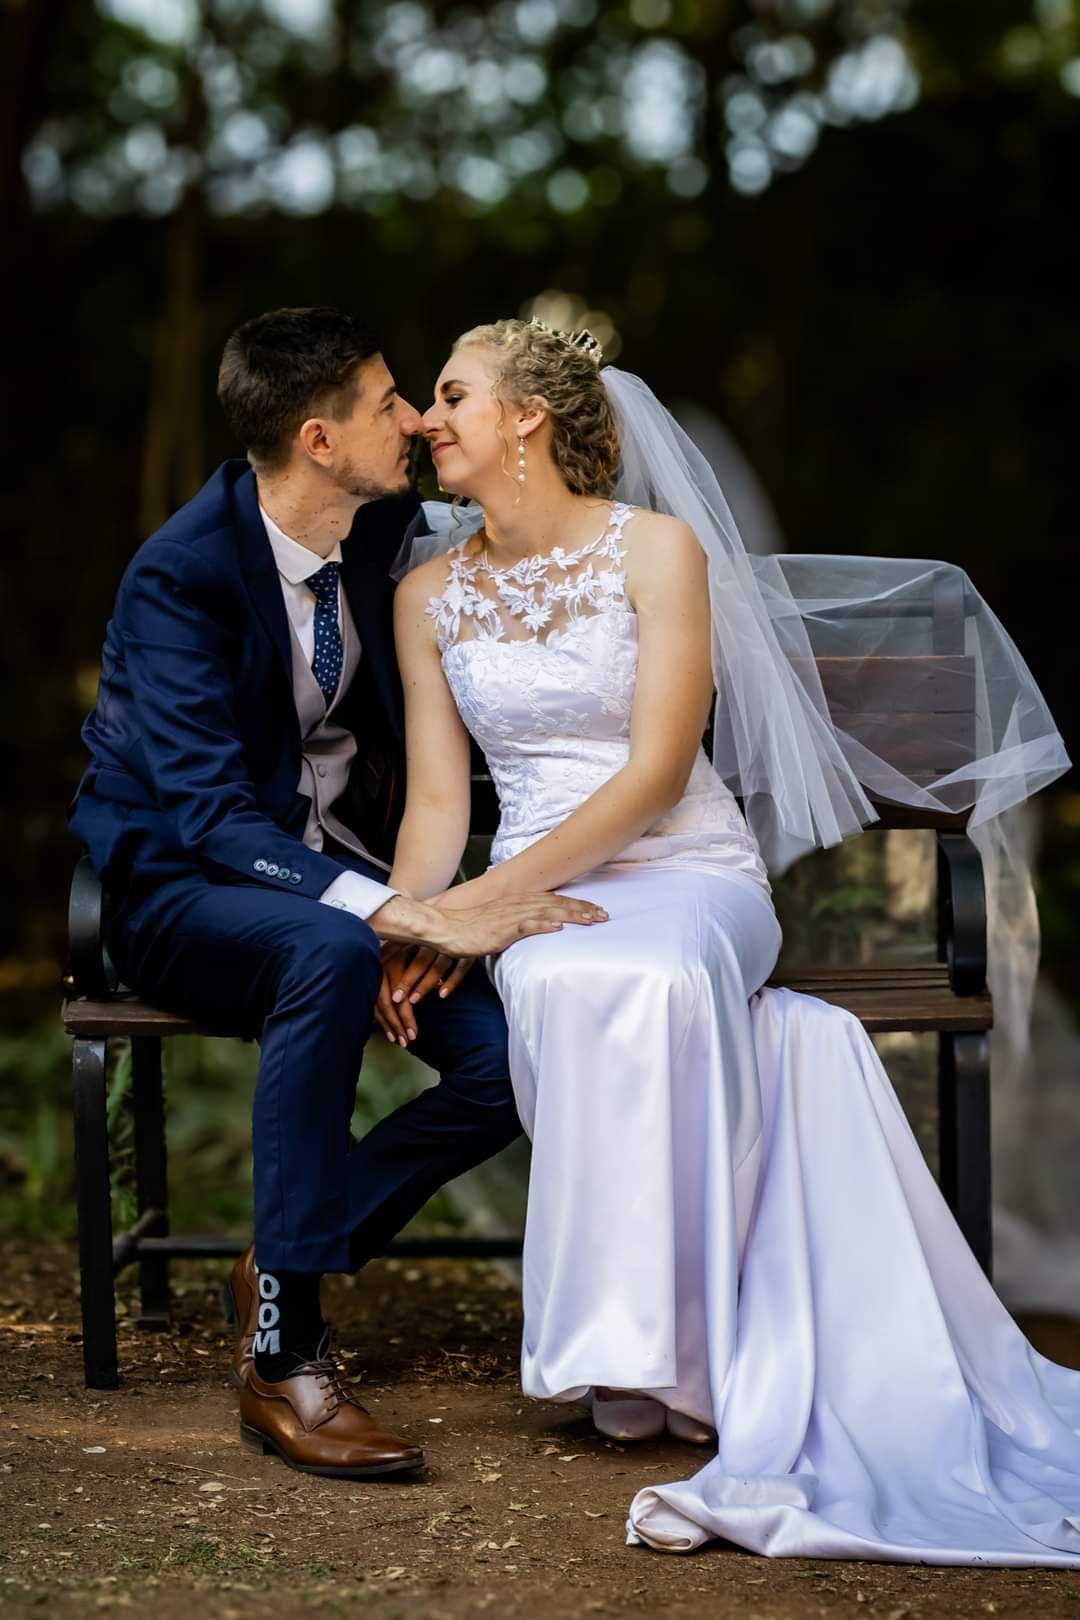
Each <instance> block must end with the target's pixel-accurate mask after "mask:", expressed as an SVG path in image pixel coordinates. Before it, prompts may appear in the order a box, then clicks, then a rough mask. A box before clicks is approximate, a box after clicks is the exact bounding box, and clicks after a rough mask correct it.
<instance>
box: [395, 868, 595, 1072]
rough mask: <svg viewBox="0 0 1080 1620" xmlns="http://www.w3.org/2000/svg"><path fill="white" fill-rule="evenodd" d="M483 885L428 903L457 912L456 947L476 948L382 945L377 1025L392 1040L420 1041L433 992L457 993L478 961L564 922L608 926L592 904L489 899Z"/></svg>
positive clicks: (559, 898) (458, 888) (551, 898)
mask: <svg viewBox="0 0 1080 1620" xmlns="http://www.w3.org/2000/svg"><path fill="white" fill-rule="evenodd" d="M481 881H482V880H478V879H473V880H471V881H470V882H468V883H460V884H457V885H455V886H454V887H453V888H452V889H447V890H446V891H445V893H443V894H440V895H435V896H433V897H432V898H431V899H429V900H428V901H427V904H428V905H430V906H435V907H437V908H438V909H439V910H441V911H447V912H452V913H458V914H459V915H458V917H457V918H456V920H455V923H454V925H453V926H452V927H451V928H450V930H449V934H450V936H451V939H452V942H453V945H461V944H465V943H467V945H468V946H469V947H472V949H469V950H456V949H453V948H450V947H451V941H450V940H447V941H446V942H444V943H446V945H447V946H448V948H446V949H443V950H439V949H437V948H436V947H435V946H433V945H418V944H415V943H412V942H403V941H399V940H393V941H387V942H386V943H384V945H383V953H382V966H383V976H382V983H381V985H380V986H379V995H378V999H377V1001H376V1004H375V1021H376V1023H377V1024H378V1026H379V1028H380V1029H381V1030H382V1031H383V1033H384V1034H385V1036H386V1038H387V1040H388V1041H391V1042H392V1043H393V1044H395V1045H398V1046H403V1047H407V1046H408V1044H409V1042H410V1041H415V1039H416V1007H417V1006H418V1005H419V1003H420V1002H421V1001H422V1000H423V999H424V997H425V996H426V995H428V994H429V993H430V992H431V991H432V990H434V989H436V988H437V989H438V992H439V998H440V1000H445V998H446V997H447V996H448V995H450V994H451V993H452V992H453V991H454V990H456V989H457V987H458V985H459V984H460V983H461V981H462V979H463V978H464V977H465V975H466V974H467V973H468V971H469V969H470V968H471V967H472V965H473V963H474V962H475V961H476V959H477V956H481V955H497V954H498V953H499V952H500V951H503V950H505V949H507V947H508V946H509V945H511V944H512V943H513V942H514V941H515V940H517V939H523V938H525V937H526V936H527V935H529V934H539V933H552V932H556V931H557V930H559V929H561V928H562V927H563V925H564V924H565V923H568V922H571V923H578V924H581V925H587V924H590V923H598V922H606V921H607V915H608V914H607V912H606V911H605V910H604V908H603V907H602V906H597V905H594V904H593V903H592V902H591V901H589V900H577V899H571V898H570V897H569V896H567V895H561V894H535V895H524V896H515V897H514V898H512V899H497V898H495V897H493V896H490V895H489V894H487V893H486V892H485V891H484V890H483V888H482V887H481Z"/></svg>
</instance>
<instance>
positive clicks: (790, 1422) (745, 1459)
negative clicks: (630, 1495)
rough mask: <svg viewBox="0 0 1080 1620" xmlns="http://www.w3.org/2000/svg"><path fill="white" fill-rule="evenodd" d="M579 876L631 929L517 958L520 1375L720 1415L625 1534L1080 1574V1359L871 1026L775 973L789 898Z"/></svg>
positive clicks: (724, 875) (505, 990)
mask: <svg viewBox="0 0 1080 1620" xmlns="http://www.w3.org/2000/svg"><path fill="white" fill-rule="evenodd" d="M565 892H568V893H572V894H576V895H581V896H584V897H586V898H588V899H591V900H595V901H597V902H598V903H600V904H602V905H604V906H605V907H606V908H607V910H608V912H609V914H610V921H609V922H607V923H604V924H601V925H598V926H594V927H590V928H575V927H569V926H568V927H566V928H564V929H563V930H562V931H561V932H560V933H557V934H548V935H539V936H533V937H531V938H529V939H525V940H522V941H520V942H519V943H517V944H515V945H513V946H512V947H511V948H510V949H509V950H508V951H506V952H505V953H504V954H503V955H502V956H501V957H499V958H498V959H497V960H496V962H495V963H494V966H493V977H494V979H495V983H496V986H497V988H498V990H499V992H500V994H501V996H502V998H503V1003H504V1006H505V1008H506V1013H507V1020H508V1024H509V1030H510V1068H511V1077H512V1080H513V1084H514V1090H515V1095H516V1098H517V1103H518V1108H519V1111H520V1114H521V1118H522V1121H523V1123H524V1125H525V1129H526V1131H527V1132H528V1134H529V1136H530V1137H531V1139H532V1144H533V1157H532V1170H531V1176H530V1183H529V1206H528V1216H527V1223H526V1233H525V1251H524V1261H523V1295H524V1299H523V1303H524V1338H523V1346H522V1384H523V1388H524V1390H525V1392H526V1394H528V1395H532V1396H538V1397H543V1398H544V1399H547V1400H564V1401H570V1400H579V1399H582V1398H585V1397H587V1395H588V1393H589V1391H590V1389H591V1387H592V1386H593V1385H608V1386H610V1387H612V1388H616V1389H640V1390H647V1391H648V1392H649V1394H650V1395H651V1396H652V1397H653V1398H654V1399H656V1400H658V1401H661V1402H662V1403H663V1404H664V1405H666V1406H668V1407H670V1408H673V1409H674V1410H677V1411H680V1412H685V1413H687V1414H689V1415H690V1416H692V1417H695V1418H698V1419H702V1420H704V1421H706V1422H710V1423H712V1424H714V1425H715V1427H716V1429H717V1431H718V1445H717V1450H716V1455H715V1456H714V1457H712V1458H711V1460H709V1461H708V1462H707V1463H706V1465H705V1466H704V1467H703V1468H701V1469H700V1470H699V1471H698V1472H697V1473H696V1474H694V1475H693V1477H692V1478H689V1479H686V1480H681V1481H672V1482H668V1483H657V1484H655V1485H650V1486H648V1487H646V1488H645V1489H642V1490H640V1491H638V1493H637V1495H636V1496H635V1497H634V1500H633V1502H632V1503H631V1506H630V1515H629V1520H628V1525H627V1532H628V1540H629V1541H630V1542H631V1543H639V1542H640V1543H645V1544H647V1545H649V1546H651V1547H654V1548H657V1549H659V1550H662V1551H668V1552H687V1551H691V1550H693V1549H694V1548H696V1547H699V1546H701V1545H702V1544H703V1543H704V1542H706V1541H708V1540H709V1539H712V1538H722V1539H725V1540H727V1541H730V1542H734V1543H736V1544H738V1545H739V1546H741V1547H745V1548H748V1549H750V1550H752V1551H756V1552H761V1553H765V1554H768V1555H770V1556H774V1557H776V1556H796V1557H808V1558H854V1559H860V1558H864V1559H865V1558H868V1559H880V1560H890V1561H896V1562H904V1563H907V1562H911V1563H930V1564H998V1565H1024V1564H1048V1565H1062V1566H1072V1567H1080V1373H1078V1372H1074V1371H1071V1370H1069V1369H1067V1368H1064V1367H1060V1366H1057V1365H1055V1364H1054V1363H1053V1362H1050V1361H1048V1360H1047V1359H1046V1358H1045V1357H1043V1356H1041V1355H1039V1354H1038V1353H1037V1352H1036V1351H1035V1350H1034V1349H1033V1348H1032V1346H1031V1345H1030V1344H1029V1343H1028V1342H1027V1340H1026V1339H1025V1338H1024V1336H1023V1335H1022V1334H1021V1333H1020V1331H1019V1329H1018V1328H1017V1327H1016V1325H1015V1323H1014V1322H1013V1321H1012V1318H1011V1317H1010V1316H1009V1315H1008V1313H1007V1312H1006V1310H1005V1309H1004V1307H1003V1306H1002V1305H1001V1303H1000V1302H999V1300H998V1298H997V1296H996V1295H995V1293H994V1291H993V1289H992V1287H991V1286H990V1284H989V1283H988V1282H987V1280H986V1278H985V1276H984V1275H983V1272H982V1271H981V1269H980V1268H979V1266H978V1263H977V1262H976V1261H975V1259H974V1257H973V1256H972V1254H971V1252H970V1250H969V1249H968V1247H967V1245H966V1243H965V1242H964V1239H963V1237H962V1236H961V1234H960V1231H959V1228H958V1227H957V1226H956V1223H955V1221H954V1220H953V1218H952V1215H951V1214H950V1212H949V1210H948V1208H947V1206H946V1204H945V1202H944V1200H943V1198H942V1197H941V1195H940V1193H939V1192H938V1189H937V1186H936V1184H935V1182H934V1179H933V1177H932V1176H931V1174H930V1172H929V1170H928V1169H927V1166H926V1163H925V1160H924V1159H923V1156H922V1152H921V1150H920V1148H919V1146H918V1143H917V1141H916V1139H915V1137H914V1136H913V1134H912V1132H911V1130H910V1127H909V1126H908V1124H907V1121H906V1119H905V1117H904V1114H903V1110H902V1109H901V1107H900V1104H899V1102H898V1100H897V1098H896V1095H895V1093H894V1091H893V1089H892V1086H891V1085H890V1083H889V1080H888V1078H887V1076H886V1074H885V1072H884V1070H883V1069H882V1067H881V1064H880V1062H879V1060H878V1057H877V1054H876V1052H875V1051H874V1048H873V1045H872V1044H871V1042H870V1040H869V1038H868V1037H867V1035H866V1034H865V1032H864V1030H863V1028H862V1026H861V1024H860V1023H859V1022H858V1020H857V1019H856V1018H854V1017H853V1016H852V1015H851V1014H849V1013H846V1012H845V1011H843V1009H840V1008H834V1007H831V1006H829V1005H828V1004H827V1003H825V1002H822V1001H819V1000H817V999H816V998H814V997H811V996H802V995H796V994H794V993H792V992H790V991H786V990H773V989H768V988H766V989H761V988H760V987H761V986H762V984H763V982H764V980H765V979H766V977H767V976H768V974H769V973H770V971H771V970H772V967H773V965H774V963H775V960H776V955H777V952H778V950H779V945H780V930H779V925H778V923H777V921H776V917H775V915H774V913H773V909H772V904H771V901H770V900H769V897H768V894H767V892H766V891H765V890H764V889H763V888H762V886H761V885H760V884H759V883H757V882H756V881H755V880H754V879H753V878H751V877H749V876H747V875H745V874H743V873H741V872H732V871H717V872H710V871H687V870H672V869H670V868H660V867H652V868H649V867H644V868H643V867H641V866H638V867H632V866H629V865H623V866H610V867H605V868H602V869H600V870H598V871H597V872H595V873H591V874H588V875H587V876H586V877H584V878H582V879H580V880H579V881H578V882H577V883H575V884H573V885H570V886H568V888H567V890H566V891H565ZM641 1455H642V1460H643V1462H644V1461H645V1458H646V1456H647V1453H645V1452H643V1453H642V1454H641Z"/></svg>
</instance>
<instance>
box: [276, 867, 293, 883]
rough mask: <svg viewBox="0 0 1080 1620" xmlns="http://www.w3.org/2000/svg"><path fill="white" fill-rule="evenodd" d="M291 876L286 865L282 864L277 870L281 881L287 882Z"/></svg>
mask: <svg viewBox="0 0 1080 1620" xmlns="http://www.w3.org/2000/svg"><path fill="white" fill-rule="evenodd" d="M291 876H292V874H291V872H290V871H289V868H288V867H287V866H282V867H281V868H280V869H279V871H278V877H279V878H280V879H281V881H282V883H288V881H289V878H290V877H291Z"/></svg>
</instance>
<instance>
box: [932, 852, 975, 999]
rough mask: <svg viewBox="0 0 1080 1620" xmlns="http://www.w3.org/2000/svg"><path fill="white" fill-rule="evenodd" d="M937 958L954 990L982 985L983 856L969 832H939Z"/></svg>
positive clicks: (971, 990)
mask: <svg viewBox="0 0 1080 1620" xmlns="http://www.w3.org/2000/svg"><path fill="white" fill-rule="evenodd" d="M937 851H938V857H937V876H938V889H937V899H938V960H939V961H943V962H946V963H947V964H948V968H949V983H950V984H951V986H952V988H953V990H954V991H955V993H956V994H957V995H958V996H973V995H978V994H979V992H980V991H982V990H985V989H986V885H985V883H984V882H983V869H982V859H981V857H980V855H979V852H978V850H977V849H976V848H975V845H974V844H973V843H972V842H971V839H970V838H969V837H968V835H967V833H963V832H939V833H938V836H937Z"/></svg>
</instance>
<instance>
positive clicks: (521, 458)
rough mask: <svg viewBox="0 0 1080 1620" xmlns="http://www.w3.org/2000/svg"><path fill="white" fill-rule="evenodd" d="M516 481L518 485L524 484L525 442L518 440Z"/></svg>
mask: <svg viewBox="0 0 1080 1620" xmlns="http://www.w3.org/2000/svg"><path fill="white" fill-rule="evenodd" d="M517 481H518V483H519V484H523V483H524V482H525V440H524V439H519V440H518V471H517Z"/></svg>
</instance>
